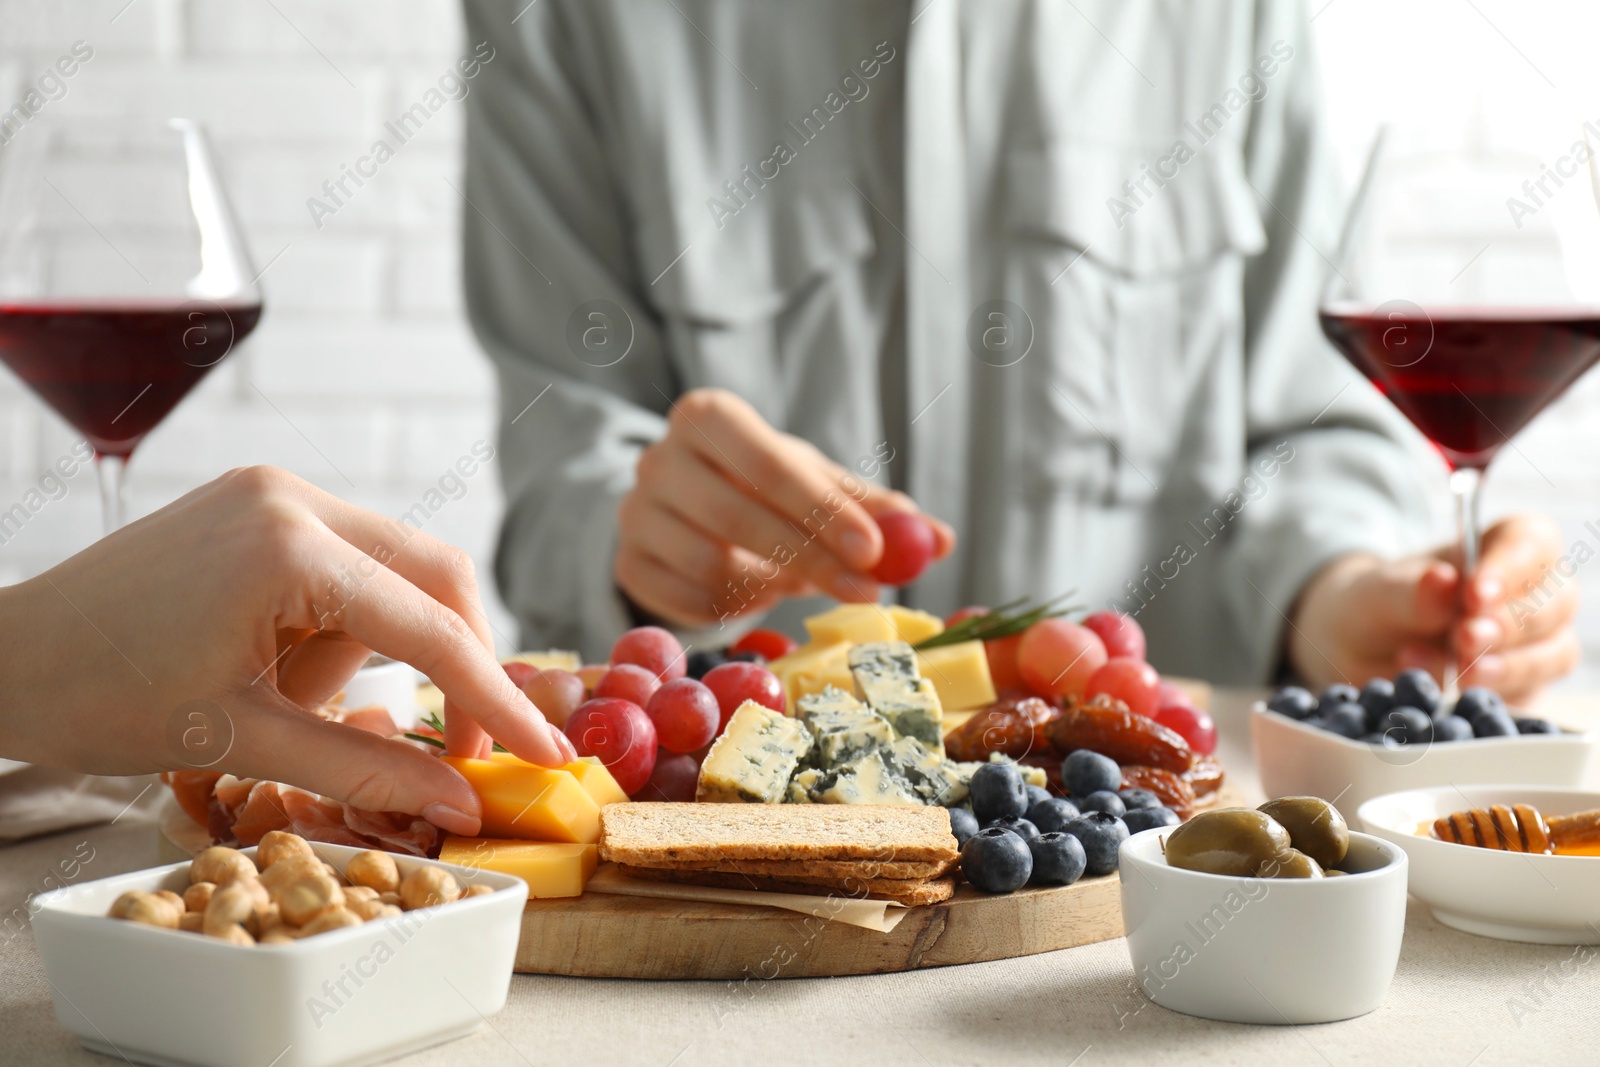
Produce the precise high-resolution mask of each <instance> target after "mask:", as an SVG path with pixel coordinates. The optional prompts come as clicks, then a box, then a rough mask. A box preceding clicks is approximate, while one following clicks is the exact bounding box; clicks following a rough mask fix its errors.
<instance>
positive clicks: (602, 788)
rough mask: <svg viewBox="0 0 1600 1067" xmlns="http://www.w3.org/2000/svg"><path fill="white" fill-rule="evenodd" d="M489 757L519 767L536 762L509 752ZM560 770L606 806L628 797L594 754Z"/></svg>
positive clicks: (620, 801) (497, 761)
mask: <svg viewBox="0 0 1600 1067" xmlns="http://www.w3.org/2000/svg"><path fill="white" fill-rule="evenodd" d="M489 758H490V759H491V760H493V761H494V762H496V763H512V764H516V765H517V766H519V767H532V766H535V764H532V763H528V762H527V761H525V760H520V759H518V758H517V757H515V756H513V755H512V754H511V753H509V752H493V753H490V755H489ZM557 769H558V770H563V771H566V772H567V773H568V774H570V775H572V776H573V777H574V778H576V779H577V780H578V784H579V785H581V786H583V791H584V792H585V793H588V794H589V795H590V796H591V797H593V798H594V802H595V803H596V804H599V805H600V806H602V807H604V806H605V805H607V804H620V803H622V802H623V801H625V800H627V799H628V794H626V793H624V792H623V791H622V787H621V786H620V785H618V784H617V780H616V779H615V778H613V777H611V772H610V771H608V770H606V765H605V764H603V763H601V762H600V761H599V760H598V759H596V758H595V757H594V756H583V757H581V758H579V759H577V760H575V761H574V762H572V763H568V764H565V765H563V766H561V767H559V768H557Z"/></svg>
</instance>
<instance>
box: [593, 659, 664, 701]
mask: <svg viewBox="0 0 1600 1067" xmlns="http://www.w3.org/2000/svg"><path fill="white" fill-rule="evenodd" d="M660 688H661V680H660V679H658V678H657V677H656V676H655V675H654V674H651V673H650V672H649V671H648V670H646V669H645V668H643V667H641V666H639V665H638V664H636V663H619V664H617V665H616V666H615V667H612V668H611V669H610V670H609V671H606V673H605V674H604V675H602V676H601V678H600V682H599V684H597V685H596V686H595V687H594V695H595V696H596V697H597V698H598V697H620V698H621V699H623V700H631V701H633V702H634V703H635V704H637V705H639V706H640V707H641V708H642V707H644V706H646V705H647V704H649V703H650V698H651V697H653V696H655V695H656V690H658V689H660Z"/></svg>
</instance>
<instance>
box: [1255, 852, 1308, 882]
mask: <svg viewBox="0 0 1600 1067" xmlns="http://www.w3.org/2000/svg"><path fill="white" fill-rule="evenodd" d="M1256 874H1257V875H1259V876H1260V877H1262V878H1321V877H1322V874H1323V871H1322V866H1321V865H1320V864H1319V863H1317V861H1316V860H1314V859H1312V858H1311V857H1310V856H1308V855H1306V854H1305V853H1304V852H1301V851H1300V850H1299V849H1297V848H1291V849H1290V850H1289V851H1288V852H1285V853H1284V854H1283V855H1281V856H1273V857H1272V858H1271V859H1269V860H1267V861H1266V862H1265V863H1263V864H1262V865H1261V866H1260V867H1259V868H1257V869H1256Z"/></svg>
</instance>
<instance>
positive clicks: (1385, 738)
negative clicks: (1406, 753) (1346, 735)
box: [1357, 733, 1404, 748]
mask: <svg viewBox="0 0 1600 1067" xmlns="http://www.w3.org/2000/svg"><path fill="white" fill-rule="evenodd" d="M1357 740H1360V741H1365V742H1366V743H1367V744H1369V745H1377V746H1379V747H1380V748H1399V747H1400V746H1401V745H1402V744H1404V742H1403V741H1399V740H1397V739H1395V738H1393V737H1390V736H1389V735H1388V734H1378V733H1373V734H1362V735H1361V737H1359V738H1358V739H1357Z"/></svg>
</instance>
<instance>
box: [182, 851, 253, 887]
mask: <svg viewBox="0 0 1600 1067" xmlns="http://www.w3.org/2000/svg"><path fill="white" fill-rule="evenodd" d="M256 873H257V872H256V865H255V864H254V863H253V862H251V860H250V857H249V856H246V855H245V854H244V853H243V852H240V851H239V850H238V849H236V848H226V847H224V846H222V845H212V846H211V847H210V848H208V849H205V850H203V851H202V852H201V853H200V854H199V855H198V856H196V857H195V858H194V862H193V863H191V864H189V881H190V882H191V883H193V882H215V883H216V884H217V885H219V886H220V885H227V884H228V883H229V882H235V881H238V880H239V879H241V878H254V877H256Z"/></svg>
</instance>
